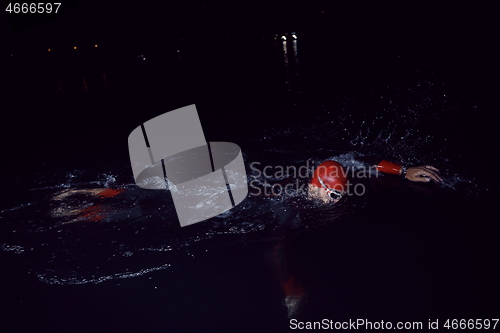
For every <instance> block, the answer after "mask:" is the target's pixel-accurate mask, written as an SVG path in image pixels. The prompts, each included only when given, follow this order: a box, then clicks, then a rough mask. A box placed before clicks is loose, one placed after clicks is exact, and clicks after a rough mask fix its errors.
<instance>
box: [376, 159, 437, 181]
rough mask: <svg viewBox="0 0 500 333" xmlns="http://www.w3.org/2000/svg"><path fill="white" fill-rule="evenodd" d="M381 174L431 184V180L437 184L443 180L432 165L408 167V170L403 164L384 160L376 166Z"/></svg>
mask: <svg viewBox="0 0 500 333" xmlns="http://www.w3.org/2000/svg"><path fill="white" fill-rule="evenodd" d="M374 167H375V168H376V169H377V170H378V171H381V172H384V173H388V174H393V175H400V176H403V177H404V178H406V179H408V180H411V181H414V182H430V181H431V179H432V180H434V181H435V182H440V181H442V180H443V179H442V178H441V177H440V176H439V169H437V168H435V167H433V166H431V165H421V166H416V167H408V168H407V169H406V168H405V167H403V165H401V164H397V163H394V162H389V161H387V160H382V161H381V162H379V163H377V164H376V165H374Z"/></svg>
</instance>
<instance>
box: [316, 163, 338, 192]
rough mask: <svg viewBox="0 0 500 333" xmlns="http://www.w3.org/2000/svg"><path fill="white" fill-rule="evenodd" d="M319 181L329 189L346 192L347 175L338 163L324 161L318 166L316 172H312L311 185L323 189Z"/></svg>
mask: <svg viewBox="0 0 500 333" xmlns="http://www.w3.org/2000/svg"><path fill="white" fill-rule="evenodd" d="M320 179H321V180H320ZM321 181H323V184H325V186H326V187H327V188H329V189H333V190H337V191H340V192H344V191H347V173H346V172H345V170H344V167H343V166H342V165H341V164H340V163H338V162H335V161H324V162H323V163H321V164H320V165H318V167H317V168H316V170H314V174H313V177H312V179H311V185H314V186H316V187H319V188H324V187H323V186H322V184H321Z"/></svg>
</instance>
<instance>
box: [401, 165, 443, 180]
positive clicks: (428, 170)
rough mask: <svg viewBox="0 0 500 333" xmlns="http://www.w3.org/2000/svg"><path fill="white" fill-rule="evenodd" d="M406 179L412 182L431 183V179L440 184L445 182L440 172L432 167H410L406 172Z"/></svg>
mask: <svg viewBox="0 0 500 333" xmlns="http://www.w3.org/2000/svg"><path fill="white" fill-rule="evenodd" d="M405 178H406V179H408V180H411V181H412V182H430V181H431V179H432V180H434V181H435V182H440V181H442V180H443V178H441V177H440V176H439V170H438V169H436V168H435V167H433V166H430V165H422V166H417V167H409V168H408V170H406V175H405Z"/></svg>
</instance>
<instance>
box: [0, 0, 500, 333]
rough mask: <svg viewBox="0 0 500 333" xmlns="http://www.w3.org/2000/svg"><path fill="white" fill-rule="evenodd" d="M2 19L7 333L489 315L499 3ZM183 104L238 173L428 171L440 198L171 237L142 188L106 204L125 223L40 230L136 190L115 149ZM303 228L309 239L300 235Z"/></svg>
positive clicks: (182, 8) (234, 7) (162, 10)
mask: <svg viewBox="0 0 500 333" xmlns="http://www.w3.org/2000/svg"><path fill="white" fill-rule="evenodd" d="M8 3H9V2H4V3H3V5H4V6H3V7H5V8H6V7H7V5H8ZM5 8H3V9H2V13H1V14H0V110H1V115H2V122H1V123H2V130H1V131H0V133H1V139H2V148H1V149H2V160H1V169H0V170H1V171H2V179H1V180H0V185H1V193H2V200H1V203H0V225H1V227H0V237H1V238H0V246H1V247H0V249H2V251H0V265H1V271H0V288H1V289H0V290H1V294H2V301H1V304H2V305H1V310H0V313H1V315H0V330H1V331H2V332H34V331H37V332H65V331H72V332H235V331H237V332H247V331H248V332H257V331H259V332H282V331H283V332H285V331H289V330H290V324H289V320H290V318H297V319H298V320H303V321H314V320H321V319H323V318H328V319H331V320H333V321H345V320H349V318H350V319H353V320H355V319H357V318H365V319H368V320H372V321H381V320H384V321H391V322H393V323H394V325H395V323H396V322H398V321H421V322H423V325H424V329H426V328H427V323H428V320H429V319H430V320H431V321H433V320H436V319H439V321H440V324H444V322H445V321H446V319H459V320H460V319H467V320H468V319H474V320H475V319H493V318H498V316H499V312H498V310H499V307H498V305H496V304H497V299H498V296H500V294H499V292H498V287H497V281H498V278H499V277H500V276H499V273H498V269H497V268H496V266H497V256H498V253H499V246H498V227H497V226H496V224H497V217H496V216H497V212H496V205H497V199H498V195H497V193H498V192H496V191H497V185H498V176H497V175H496V172H495V170H496V167H497V165H498V162H499V159H498V148H497V146H498V142H499V140H498V139H499V138H498V132H499V131H498V129H497V127H498V116H497V114H498V110H499V108H498V99H497V98H498V91H499V80H498V74H499V71H498V69H499V68H498V59H499V54H498V45H497V44H498V41H499V34H498V31H499V29H498V28H499V27H498V19H497V14H496V10H495V9H496V7H495V6H493V5H489V4H486V3H481V4H480V3H476V2H469V3H460V4H458V3H455V4H451V3H450V2H440V3H432V4H431V3H425V4H424V3H419V2H404V3H402V2H398V3H396V2H377V1H372V2H355V3H353V2H334V1H319V0H318V1H288V2H286V1H274V0H271V1H254V2H240V1H226V0H210V1H182V2H180V1H179V2H139V1H136V2H123V1H83V0H80V1H67V2H62V5H61V8H62V12H61V13H60V14H57V15H54V14H52V16H49V14H14V13H8V12H6V11H5V10H4V9H5ZM37 15H38V16H37ZM44 15H45V16H44ZM190 104H196V107H197V109H198V113H199V117H200V120H201V123H202V125H203V130H204V133H205V137H206V139H207V141H228V142H234V143H237V144H238V145H239V146H240V147H241V149H242V151H243V153H244V158H245V162H246V163H247V173H248V174H249V176H250V169H249V165H250V163H251V162H252V161H260V162H261V163H262V165H264V164H266V163H267V164H270V165H291V164H295V165H296V164H297V163H298V164H300V163H303V162H304V161H306V160H312V161H314V162H319V161H321V160H325V159H329V158H332V157H339V156H341V157H339V158H343V159H344V160H345V161H347V160H350V159H351V157H352V156H354V157H353V159H357V158H358V157H359V156H367V155H377V156H381V157H382V158H386V159H389V160H393V161H396V162H401V163H403V164H408V165H422V164H426V165H433V166H436V167H438V168H439V169H440V170H441V175H442V176H443V178H444V179H445V181H444V182H443V184H441V185H439V184H435V183H433V182H431V183H426V184H415V183H410V182H409V181H407V182H403V181H399V179H398V180H397V182H395V183H390V184H385V185H383V186H382V187H380V185H378V184H377V185H373V187H372V188H371V190H370V191H369V193H368V195H367V196H366V198H365V199H363V201H362V202H355V201H354V203H353V204H351V206H349V207H348V208H349V209H348V211H349V213H339V212H336V211H334V210H332V211H331V212H330V211H328V210H326V211H324V210H321V209H320V210H319V211H316V213H314V212H311V210H310V209H309V208H308V209H304V210H302V211H301V210H300V209H298V210H297V211H298V213H297V211H294V208H290V207H295V206H294V205H295V201H294V200H296V198H292V199H290V200H288V201H287V199H276V200H275V199H269V198H250V199H248V203H247V204H246V205H247V206H245V205H243V204H242V207H246V208H248V210H247V211H244V212H242V211H239V210H237V209H236V208H235V210H236V211H237V213H238V214H239V213H241V215H240V217H234V215H230V216H227V217H223V218H219V217H217V218H215V219H214V220H213V221H211V220H208V221H205V222H202V223H199V224H198V225H196V226H188V227H185V228H180V227H179V226H178V224H177V221H176V217H175V213H172V210H171V209H170V208H168V206H169V205H170V204H171V203H170V202H169V203H168V204H164V203H163V202H162V199H161V198H160V197H158V195H151V194H144V193H140V192H139V191H138V189H137V188H135V189H132V190H131V191H132V194H131V195H130V196H129V197H123V199H122V201H120V202H118V201H117V202H115V203H114V204H111V205H110V206H109V207H108V208H109V209H110V210H116V211H118V210H119V211H121V212H122V213H120V212H118V213H116V214H117V215H113V216H118V217H117V218H116V219H114V220H113V219H111V218H109V219H108V220H106V218H104V220H102V221H101V220H100V222H99V223H92V222H89V221H87V222H78V223H71V224H64V223H63V222H62V220H61V219H57V218H55V217H53V216H52V215H50V214H51V213H50V211H51V210H50V209H53V208H54V207H53V206H51V205H53V203H52V202H51V201H50V199H49V198H51V197H54V195H56V194H57V193H58V191H60V190H61V189H64V188H79V189H80V188H97V187H114V188H118V187H123V186H125V187H127V188H133V186H132V185H133V184H132V183H133V182H134V180H133V177H132V172H131V169H130V160H129V155H128V154H129V153H128V146H127V138H128V135H129V133H130V132H131V131H132V130H133V129H134V128H136V127H137V126H138V125H140V124H141V123H143V122H145V121H147V120H149V119H151V118H154V117H155V116H158V115H160V114H162V113H165V112H167V111H171V110H174V109H177V108H180V107H183V106H186V105H190ZM346 156H347V157H346ZM276 181H277V180H276ZM131 184H132V185H131ZM134 191H136V192H134ZM85 200H87V199H85ZM85 200H83V201H81V202H80V204H82V205H84V206H85V205H88V204H90V203H92V202H93V201H85ZM169 200H170V199H169ZM258 200H262V202H260V201H258ZM160 203H161V204H160ZM75 204H77V203H75ZM94 204H95V202H94ZM115 204H116V205H115ZM158 205H161V207H160V208H159V209H163V208H165V207H167V208H168V214H167V215H164V216H163V215H162V214H160V213H159V212H157V211H158V209H157V208H156V207H157V206H158ZM132 206H133V207H134V209H135V208H137V211H140V212H141V214H139V215H141V216H140V217H139V216H135V215H134V214H135V213H134V212H135V210H133V209H132V208H131V207H132ZM353 207H354V208H353ZM49 208H50V209H49ZM167 208H165V209H167ZM241 209H245V208H241ZM290 211H292V212H293V213H290ZM304 211H305V213H304ZM329 212H330V213H329ZM237 213H234V214H237ZM295 213H297V214H298V215H297V216H300V218H299V220H297V218H295V216H296V215H294V214H295ZM120 214H121V215H120ZM172 214H173V215H172ZM325 214H326V215H328V214H330V215H328V216H330V217H325V216H326V215H325ZM335 214H338V216H339V217H338V218H335V217H332V216H337V215H335ZM165 216H167V217H165ZM297 221H301V222H300V223H299V222H297ZM314 221H321V223H319V224H318V225H321V226H319V227H312V226H311V227H308V226H309V225H314ZM61 223H62V224H61ZM293 223H296V224H297V223H298V225H299V226H298V227H290V226H291V225H292V224H293ZM308 223H309V224H308ZM278 224H280V226H279V227H276V226H275V225H278ZM289 229H290V230H289ZM214 230H215V231H214ZM234 230H236V231H234ZM238 230H239V231H238ZM233 231H234V232H233ZM65 235H66V236H67V239H68V241H66V242H65V241H64V237H66V236H65ZM163 236H164V238H162V237H163ZM277 239H279V241H277ZM70 240H71V241H70ZM79 242H81V243H79ZM148 242H149V243H148ZM73 244H74V245H73ZM78 244H80V245H78ZM110 244H111V245H110ZM113 244H114V245H113ZM65 246H67V248H65ZM87 246H95V248H94V250H90V249H89V248H88V247H87ZM152 248H154V249H156V250H154V251H153V250H151V251H150V250H148V251H150V252H148V256H145V255H144V257H141V255H143V253H146V252H147V251H146V250H144V249H152ZM165 248H170V249H171V251H170V252H163V250H164V249H165ZM95 249H103V250H102V251H98V250H95ZM86 251H88V253H87V252H86ZM117 256H119V257H120V258H123V259H120V260H123V262H122V261H120V262H118V263H117V264H116V265H115V266H113V265H114V264H113V260H115V259H114V258H116V257H117ZM162 256H164V257H162ZM135 258H137V259H135ZM65 262H67V263H70V262H71V264H67V265H66V264H65ZM167 264H168V265H167ZM65 265H66V266H65ZM103 267H105V268H103ZM164 267H167V268H166V269H164ZM160 268H161V269H160ZM123 272H129V273H130V274H128V273H127V274H128V275H126V278H125V276H122V275H120V274H122V273H123ZM137 272H140V274H139V273H137ZM135 273H137V274H136V275H134V274H135ZM284 276H285V277H284ZM290 276H292V277H293V279H292V280H293V281H295V282H294V285H300V286H301V288H303V289H304V290H305V295H307V299H306V300H303V301H301V303H300V311H298V312H297V314H296V315H295V314H292V315H291V314H290V313H291V312H290V311H291V310H290V307H289V306H288V308H287V305H286V301H285V295H283V290H285V289H286V287H283V286H284V285H286V283H284V282H283V281H285V280H286V281H290V279H291V278H290ZM103 277H107V278H103ZM301 290H302V289H301ZM285 294H286V291H285ZM297 308H299V305H297ZM294 310H296V309H295V308H294ZM287 311H288V312H287ZM495 316H496V317H495ZM442 328H443V327H441V329H442ZM496 329H498V327H497V328H496Z"/></svg>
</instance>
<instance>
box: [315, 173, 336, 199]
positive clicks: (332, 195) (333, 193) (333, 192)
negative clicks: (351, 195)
mask: <svg viewBox="0 0 500 333" xmlns="http://www.w3.org/2000/svg"><path fill="white" fill-rule="evenodd" d="M318 180H319V183H320V184H321V186H323V188H324V189H325V190H326V193H327V194H328V195H329V196H330V198H332V199H333V200H340V199H341V198H342V193H341V192H340V191H337V190H334V189H332V188H328V187H327V186H326V185H325V183H324V182H323V179H321V177H319V176H318Z"/></svg>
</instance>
